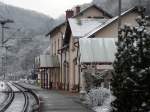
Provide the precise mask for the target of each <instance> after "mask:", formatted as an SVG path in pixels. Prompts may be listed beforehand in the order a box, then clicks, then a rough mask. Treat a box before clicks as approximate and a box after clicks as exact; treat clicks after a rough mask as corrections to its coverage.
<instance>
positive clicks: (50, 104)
mask: <svg viewBox="0 0 150 112" xmlns="http://www.w3.org/2000/svg"><path fill="white" fill-rule="evenodd" d="M28 87H29V86H28ZM34 89H36V88H34ZM36 91H38V94H39V95H40V97H41V112H93V111H92V110H90V109H88V108H86V107H85V106H83V105H82V104H81V103H80V102H79V97H78V96H77V95H75V94H71V93H69V92H64V91H56V90H45V89H37V90H36Z"/></svg>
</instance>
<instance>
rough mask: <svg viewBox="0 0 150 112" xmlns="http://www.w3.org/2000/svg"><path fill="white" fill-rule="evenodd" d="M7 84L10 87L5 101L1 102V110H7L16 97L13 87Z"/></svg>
mask: <svg viewBox="0 0 150 112" xmlns="http://www.w3.org/2000/svg"><path fill="white" fill-rule="evenodd" d="M6 85H7V88H8V93H6V94H8V96H7V97H6V99H5V101H4V102H3V103H2V104H0V112H5V110H6V109H7V108H8V107H9V106H10V105H11V103H12V101H13V99H14V92H13V90H12V88H11V87H10V86H9V85H8V84H6Z"/></svg>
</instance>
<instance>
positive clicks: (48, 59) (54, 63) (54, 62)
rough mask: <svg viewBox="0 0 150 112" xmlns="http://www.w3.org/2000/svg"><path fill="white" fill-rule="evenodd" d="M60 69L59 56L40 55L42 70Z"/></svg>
mask: <svg viewBox="0 0 150 112" xmlns="http://www.w3.org/2000/svg"><path fill="white" fill-rule="evenodd" d="M49 67H59V61H58V57H57V56H50V55H40V68H49Z"/></svg>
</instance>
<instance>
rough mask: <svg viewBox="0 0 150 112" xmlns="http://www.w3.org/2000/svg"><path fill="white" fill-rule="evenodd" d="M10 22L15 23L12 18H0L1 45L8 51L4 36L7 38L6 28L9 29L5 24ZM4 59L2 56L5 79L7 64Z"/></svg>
mask: <svg viewBox="0 0 150 112" xmlns="http://www.w3.org/2000/svg"><path fill="white" fill-rule="evenodd" d="M8 23H14V21H13V20H10V19H6V20H0V25H1V28H2V37H1V47H2V48H5V49H6V52H7V48H6V47H5V46H4V38H5V35H4V33H5V32H4V30H5V29H8V27H6V26H5V25H6V24H8ZM6 58H7V57H6ZM4 59H5V58H4V57H3V56H2V75H3V76H4V80H5V75H6V74H5V70H6V68H5V66H6V62H5V63H4Z"/></svg>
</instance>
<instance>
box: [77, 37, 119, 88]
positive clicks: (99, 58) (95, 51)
mask: <svg viewBox="0 0 150 112" xmlns="http://www.w3.org/2000/svg"><path fill="white" fill-rule="evenodd" d="M116 41H117V38H102V37H101V38H80V39H79V53H78V58H79V63H80V70H81V72H80V74H81V80H82V88H85V84H84V82H85V80H86V78H85V77H86V76H85V75H86V74H91V76H92V75H94V74H95V75H96V74H97V73H98V74H100V76H102V77H103V81H102V82H101V84H102V83H103V84H104V85H106V86H105V87H106V88H108V87H109V86H108V85H109V84H110V81H111V78H112V74H110V73H111V71H112V70H113V67H112V63H113V61H114V59H115V53H116V45H115V42H116ZM106 70H107V71H108V72H104V71H106ZM109 71H110V72H109ZM103 72H104V73H103Z"/></svg>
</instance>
